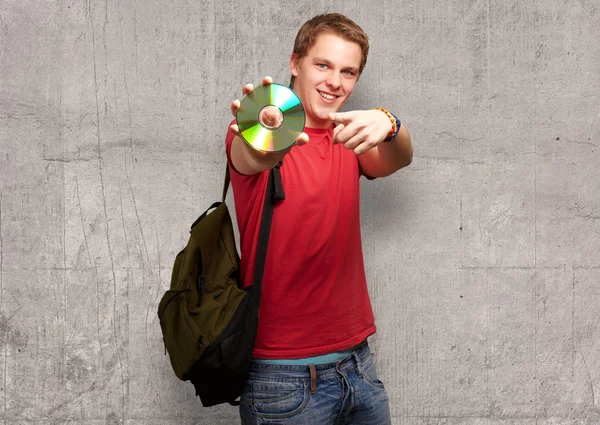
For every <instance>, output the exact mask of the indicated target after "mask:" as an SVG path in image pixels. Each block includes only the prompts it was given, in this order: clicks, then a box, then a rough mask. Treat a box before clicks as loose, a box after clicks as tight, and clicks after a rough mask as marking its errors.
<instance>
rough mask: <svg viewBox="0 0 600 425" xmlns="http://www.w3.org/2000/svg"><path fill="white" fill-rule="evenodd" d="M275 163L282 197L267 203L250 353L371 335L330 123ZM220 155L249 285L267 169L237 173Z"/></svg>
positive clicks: (347, 185)
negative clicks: (267, 229)
mask: <svg viewBox="0 0 600 425" xmlns="http://www.w3.org/2000/svg"><path fill="white" fill-rule="evenodd" d="M304 131H305V132H306V133H307V134H308V135H309V137H310V141H309V143H308V144H307V145H305V146H301V147H298V146H295V147H294V148H292V150H291V151H290V152H289V153H288V154H287V155H286V156H285V157H284V159H283V166H282V167H281V169H280V170H281V178H282V182H283V188H284V191H285V200H284V201H282V202H280V203H278V204H276V206H275V209H274V213H273V223H272V227H271V236H270V240H269V249H268V251H267V260H266V263H265V271H264V278H263V284H262V295H261V303H260V319H259V325H258V335H257V338H256V344H255V348H254V357H257V358H264V359H293V358H302V357H310V356H317V355H321V354H327V353H332V352H335V351H340V350H343V349H346V348H349V347H352V346H353V345H356V344H358V343H360V342H362V341H364V340H365V339H366V338H367V336H369V335H371V334H373V333H374V332H375V323H374V319H373V311H372V308H371V303H370V300H369V294H368V291H367V285H366V279H365V270H364V263H363V253H362V243H361V235H360V211H359V206H360V201H359V188H360V184H359V178H360V175H361V173H360V167H359V163H358V158H357V156H356V155H355V154H354V153H353V152H352V151H349V150H347V149H345V148H344V147H343V146H342V145H333V144H332V142H331V140H332V134H333V125H332V126H331V127H330V128H329V129H326V130H320V129H310V128H306V129H305V130H304ZM232 141H233V133H231V132H229V131H228V132H227V137H226V142H225V143H226V149H227V158H228V162H229V166H230V170H231V173H230V174H231V184H232V187H233V193H234V200H235V209H236V215H237V221H238V227H239V231H240V246H241V275H242V279H243V285H244V287H246V286H249V285H251V284H252V281H253V273H254V259H255V254H256V243H257V238H258V230H259V227H260V218H261V215H262V208H263V202H264V196H265V190H266V185H267V178H268V172H262V173H258V174H255V175H252V176H245V175H242V174H240V173H239V172H237V171H236V170H235V168H234V167H233V165H232V163H231V154H230V152H231V144H232Z"/></svg>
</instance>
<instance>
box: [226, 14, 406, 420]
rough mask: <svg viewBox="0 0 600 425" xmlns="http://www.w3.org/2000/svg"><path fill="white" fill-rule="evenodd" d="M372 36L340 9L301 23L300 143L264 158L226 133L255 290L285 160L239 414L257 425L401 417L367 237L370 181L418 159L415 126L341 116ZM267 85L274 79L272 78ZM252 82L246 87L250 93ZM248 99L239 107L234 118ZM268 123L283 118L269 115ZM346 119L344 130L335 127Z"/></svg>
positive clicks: (293, 61)
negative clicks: (272, 180)
mask: <svg viewBox="0 0 600 425" xmlns="http://www.w3.org/2000/svg"><path fill="white" fill-rule="evenodd" d="M368 48H369V44H368V38H367V35H366V34H365V33H364V31H363V30H362V29H361V28H360V27H359V26H358V25H357V24H355V23H354V22H353V21H351V20H350V19H348V18H347V17H345V16H343V15H341V14H328V15H320V16H316V17H314V18H313V19H311V20H309V21H307V22H306V23H305V24H304V25H303V26H302V27H301V28H300V30H299V32H298V35H297V37H296V40H295V44H294V51H293V53H292V55H291V57H290V70H291V72H292V82H291V87H292V88H293V90H294V92H295V93H296V94H297V95H298V97H299V98H300V99H301V101H302V103H303V105H304V109H305V112H306V127H305V132H304V133H302V134H301V135H300V136H299V137H298V139H297V140H296V144H295V146H293V147H292V148H290V149H287V150H286V151H283V152H277V153H265V152H260V151H257V150H255V149H253V148H251V147H250V146H249V145H248V144H246V143H245V142H244V141H243V140H242V138H241V137H240V135H239V129H238V127H237V125H236V124H235V122H234V123H232V124H231V126H230V128H229V131H228V134H227V137H226V150H227V158H228V162H229V166H230V171H231V181H232V185H233V191H234V198H235V204H236V213H237V218H238V225H239V229H240V239H241V251H242V255H241V258H242V264H241V267H242V276H243V282H244V286H248V285H251V284H252V277H253V273H254V270H253V267H254V259H255V250H256V241H257V237H258V229H259V224H260V219H261V214H262V206H263V202H264V196H265V189H266V185H267V179H268V171H269V170H270V169H271V168H273V167H274V166H275V165H276V164H277V163H278V162H279V161H280V160H281V161H282V162H283V165H282V166H281V168H280V171H281V177H282V182H283V188H284V190H285V194H286V198H285V200H284V201H283V202H281V203H279V204H277V205H276V206H275V210H274V216H273V223H272V227H271V237H270V242H269V249H268V255H267V260H266V263H265V270H264V277H263V284H262V297H261V304H260V319H259V328H258V335H257V339H256V344H255V349H254V358H255V359H254V360H253V362H252V365H251V370H250V375H249V380H248V382H247V384H246V387H245V389H244V392H243V394H242V401H241V404H240V415H241V418H242V423H243V424H246V425H250V424H257V423H265V422H266V423H278V424H312V425H321V424H322V425H325V424H327V425H330V424H368V425H379V424H383V425H385V424H391V419H390V411H389V403H388V397H387V394H386V392H385V389H384V387H383V384H382V383H381V381H379V379H378V378H377V375H376V373H375V366H374V364H373V357H372V355H371V353H370V351H369V347H368V344H367V343H366V339H367V337H368V336H370V335H372V334H373V333H374V332H375V323H374V318H373V312H372V308H371V304H370V300H369V295H368V292H367V285H366V279H365V271H364V263H363V253H362V245H361V235H360V213H359V178H360V176H361V175H364V176H366V177H368V178H377V177H384V176H388V175H390V174H392V173H394V172H395V171H397V170H398V169H400V168H402V167H405V166H407V165H409V164H410V162H411V160H412V145H411V139H410V135H409V133H408V131H407V130H406V128H405V126H404V125H401V124H400V122H399V121H398V120H397V118H395V117H394V116H393V115H392V114H390V113H389V112H387V111H385V110H376V109H370V110H363V111H350V112H343V113H339V112H337V111H338V110H339V109H340V107H341V106H342V105H343V104H344V103H345V102H346V100H347V99H348V97H349V96H350V94H351V93H352V91H353V90H354V87H355V85H356V83H357V82H358V80H359V77H360V75H361V73H362V71H363V69H364V67H365V64H366V61H367V54H368ZM262 83H263V84H270V83H272V80H271V78H270V77H266V78H265V79H264V80H263V81H262ZM252 89H253V86H252V85H251V84H248V85H245V86H244V87H243V89H242V93H243V94H247V93H249V92H251V91H252ZM239 106H240V102H239V100H234V101H233V102H232V106H231V109H232V113H233V115H234V116H235V113H236V111H237V110H238V109H239ZM264 119H265V121H266V123H267V124H269V123H271V125H272V124H277V121H278V120H280V119H281V117H277V116H275V115H274V114H268V115H267V116H265V117H264ZM336 123H337V125H336Z"/></svg>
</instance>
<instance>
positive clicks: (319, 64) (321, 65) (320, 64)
mask: <svg viewBox="0 0 600 425" xmlns="http://www.w3.org/2000/svg"><path fill="white" fill-rule="evenodd" d="M317 66H318V67H319V68H321V69H325V68H327V65H325V64H324V63H318V64H317Z"/></svg>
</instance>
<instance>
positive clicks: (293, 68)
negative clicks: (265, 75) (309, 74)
mask: <svg viewBox="0 0 600 425" xmlns="http://www.w3.org/2000/svg"><path fill="white" fill-rule="evenodd" d="M299 68H300V58H299V57H298V53H292V54H291V55H290V72H291V73H292V75H293V76H294V77H297V76H298V69H299Z"/></svg>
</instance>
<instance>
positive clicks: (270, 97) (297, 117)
mask: <svg viewBox="0 0 600 425" xmlns="http://www.w3.org/2000/svg"><path fill="white" fill-rule="evenodd" d="M269 105H272V106H275V107H277V108H279V110H280V111H281V113H282V114H283V122H282V123H281V126H279V127H278V128H276V129H269V128H267V127H266V126H265V125H263V124H262V123H261V122H260V121H259V114H260V111H261V110H262V109H263V108H264V107H266V106H269ZM305 120H306V117H305V115H304V106H302V102H301V101H300V98H299V97H298V96H296V93H294V92H293V91H292V90H291V89H290V88H288V87H286V86H282V85H281V84H275V83H273V84H267V85H262V86H259V87H256V88H255V89H254V90H252V91H251V92H250V93H248V94H247V95H246V96H245V97H244V98H243V99H242V101H241V102H240V108H239V109H238V111H237V114H236V121H237V125H238V128H239V130H240V134H241V135H242V139H244V141H245V142H246V143H248V144H249V145H250V146H252V147H253V148H254V149H257V150H260V151H263V152H278V151H282V150H284V149H287V148H289V147H290V146H292V145H293V144H294V143H296V139H297V138H298V136H299V135H300V133H302V131H304V123H305Z"/></svg>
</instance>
